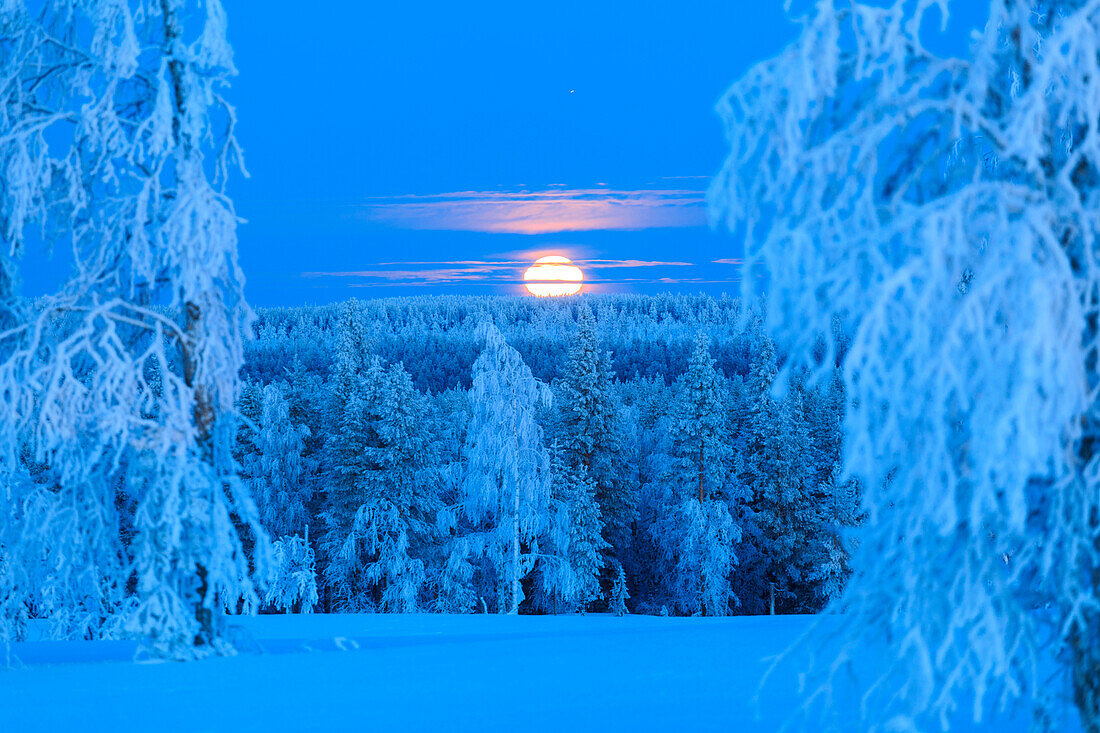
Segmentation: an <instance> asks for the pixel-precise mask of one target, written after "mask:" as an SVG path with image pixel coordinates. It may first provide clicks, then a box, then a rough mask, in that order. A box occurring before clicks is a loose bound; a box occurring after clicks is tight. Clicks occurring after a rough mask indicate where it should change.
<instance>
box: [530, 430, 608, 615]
mask: <svg viewBox="0 0 1100 733" xmlns="http://www.w3.org/2000/svg"><path fill="white" fill-rule="evenodd" d="M550 480H551V489H550V497H551V499H550V511H549V512H548V515H547V522H545V523H544V524H545V525H546V526H544V530H543V540H542V541H541V542H540V549H541V553H540V556H539V560H538V566H537V581H536V601H537V605H538V606H539V607H541V608H544V609H546V610H551V611H556V612H557V611H563V610H566V609H568V608H575V609H578V610H580V611H581V612H583V611H585V610H587V608H588V606H589V604H591V603H592V602H593V601H595V600H596V599H597V598H599V597H600V574H601V571H602V570H603V567H604V554H603V553H604V551H605V550H606V549H607V543H606V542H605V541H604V539H603V536H602V534H601V530H602V529H603V522H601V521H600V505H599V504H598V503H597V502H596V487H595V486H594V485H593V484H592V481H591V480H590V479H589V478H588V473H587V472H586V471H585V469H584V467H583V466H580V467H578V468H570V467H569V466H568V465H567V464H566V462H565V460H564V458H563V456H562V452H561V450H560V449H559V448H558V446H557V445H556V444H555V445H554V446H553V447H552V449H551V459H550ZM540 596H541V598H540Z"/></svg>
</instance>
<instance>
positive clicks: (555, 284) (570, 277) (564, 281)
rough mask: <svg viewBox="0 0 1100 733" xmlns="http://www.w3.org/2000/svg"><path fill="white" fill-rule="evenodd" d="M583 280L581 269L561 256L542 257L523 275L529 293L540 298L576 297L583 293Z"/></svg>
mask: <svg viewBox="0 0 1100 733" xmlns="http://www.w3.org/2000/svg"><path fill="white" fill-rule="evenodd" d="M583 279H584V274H583V273H582V272H581V268H579V267H577V266H576V265H574V264H573V263H572V262H570V261H569V258H568V257H562V256H561V255H550V256H549V257H540V258H539V259H537V260H535V264H533V265H531V266H530V267H528V268H527V272H525V273H523V284H524V285H525V286H526V287H527V292H529V293H531V294H532V295H538V296H540V297H548V296H554V295H576V294H577V293H579V292H580V291H581V280H583Z"/></svg>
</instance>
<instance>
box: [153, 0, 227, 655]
mask: <svg viewBox="0 0 1100 733" xmlns="http://www.w3.org/2000/svg"><path fill="white" fill-rule="evenodd" d="M160 8H161V12H162V13H163V14H164V49H165V53H166V54H167V57H168V59H169V60H168V73H169V76H170V77H171V80H172V91H173V95H172V96H173V119H172V134H173V138H174V140H173V142H174V143H175V145H176V148H177V151H178V152H177V154H176V157H177V160H176V173H175V175H176V181H177V183H178V182H179V180H180V168H181V163H183V164H186V165H201V162H200V161H195V160H194V156H195V152H194V141H193V140H191V137H190V134H189V133H188V131H187V130H186V129H185V125H184V119H185V118H186V116H187V104H188V100H187V99H186V87H185V85H184V61H183V60H181V51H182V50H183V48H182V46H183V40H182V39H181V30H180V22H179V17H178V15H177V14H176V10H175V8H174V7H173V6H172V4H171V3H170V2H169V1H168V0H160ZM186 165H184V166H183V167H186ZM184 318H185V325H184V332H185V334H186V341H183V342H182V343H181V344H180V349H181V352H182V353H181V358H182V362H183V364H182V366H183V378H184V382H185V383H186V384H187V386H188V387H189V388H190V389H191V390H192V393H193V394H194V400H195V402H194V405H193V407H192V416H193V417H192V419H193V421H194V423H195V439H196V442H197V444H198V448H199V455H200V457H201V459H202V460H203V461H207V462H210V463H213V460H214V450H213V448H214V447H213V428H214V409H213V405H212V404H211V403H210V395H209V394H208V392H207V390H206V388H205V387H204V385H203V384H202V383H201V382H198V380H197V377H198V376H199V375H198V355H197V354H196V351H197V350H198V345H199V344H200V343H201V342H202V330H203V313H202V308H201V307H200V306H199V304H198V303H195V302H193V301H190V300H189V301H187V302H186V303H185V305H184ZM207 574H208V573H207V569H206V566H205V565H204V564H203V563H202V562H201V561H199V562H196V563H195V593H196V595H197V598H196V600H195V621H196V622H197V623H198V625H199V631H198V634H196V636H195V641H194V643H195V646H203V645H206V644H210V643H212V641H213V639H214V614H213V610H212V608H211V607H209V606H208V605H207V603H206V596H207V593H208V592H209V589H210V587H209V583H208V580H207Z"/></svg>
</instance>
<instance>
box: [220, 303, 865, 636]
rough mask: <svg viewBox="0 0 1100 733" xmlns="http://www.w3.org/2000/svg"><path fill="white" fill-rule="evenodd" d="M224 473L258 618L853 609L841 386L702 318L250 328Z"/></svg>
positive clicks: (530, 306) (529, 306)
mask: <svg viewBox="0 0 1100 733" xmlns="http://www.w3.org/2000/svg"><path fill="white" fill-rule="evenodd" d="M259 315H260V318H259V322H258V324H257V336H258V338H257V339H256V340H254V341H253V342H251V343H250V344H249V346H248V353H247V366H246V372H247V379H246V383H245V389H244V391H243V395H242V398H241V405H240V407H241V412H242V415H243V416H244V418H245V420H244V425H243V426H242V428H241V430H240V433H239V436H238V441H237V451H238V456H237V457H238V460H239V463H240V465H241V467H242V472H243V476H244V478H245V480H246V482H247V483H248V484H249V485H250V486H251V488H252V491H253V495H254V497H255V499H256V502H257V505H258V508H259V512H260V517H261V519H262V521H263V523H264V525H265V526H266V527H267V529H268V531H269V532H270V533H271V536H272V538H273V539H275V540H276V542H275V555H276V561H277V562H276V564H277V567H278V577H277V579H276V583H275V585H274V588H273V591H272V592H271V593H269V594H268V602H269V604H270V606H271V607H272V608H283V609H293V610H301V609H308V608H314V607H316V608H320V609H323V610H328V611H385V612H412V611H440V612H483V611H488V612H520V613H560V612H568V611H577V610H585V609H596V610H604V609H611V610H613V611H616V612H620V613H621V612H624V611H626V610H629V611H632V612H636V613H670V614H684V615H692V614H702V615H726V614H731V613H767V612H769V611H771V610H772V609H773V608H774V610H775V611H776V612H807V611H814V610H817V609H819V608H821V607H822V606H823V604H825V603H826V602H827V601H828V600H829V599H830V598H831V597H833V596H834V595H835V594H836V593H837V592H838V590H839V589H840V588H841V586H842V584H843V582H844V579H845V576H846V573H847V566H846V554H845V552H844V546H843V541H842V536H843V528H844V527H845V526H847V525H851V524H853V523H855V522H856V521H857V512H858V505H859V497H858V492H857V488H856V487H855V486H854V485H853V484H852V483H850V482H844V481H841V480H840V476H839V473H838V472H839V458H840V419H841V414H842V411H843V399H844V398H843V394H842V389H841V387H840V384H841V383H840V380H839V378H837V379H834V380H833V381H832V382H831V383H829V384H822V385H816V386H811V385H809V384H807V383H806V381H805V380H803V379H799V376H798V375H797V374H796V375H794V378H793V379H791V380H790V387H789V388H788V389H787V390H786V393H785V394H784V395H782V396H779V395H776V394H774V393H773V389H772V385H773V381H774V380H775V377H776V374H777V370H778V363H777V356H776V353H775V349H774V347H773V345H772V343H771V341H770V340H769V339H768V337H767V335H766V334H765V333H764V332H763V329H762V328H761V326H760V323H761V319H760V318H759V315H758V314H754V313H747V314H746V313H742V310H741V305H740V303H739V302H738V301H736V300H731V299H712V298H708V297H704V296H699V297H683V296H666V297H656V298H650V297H641V296H612V297H601V298H593V297H591V296H589V297H583V298H570V299H560V300H554V301H542V300H538V301H536V300H534V299H527V298H495V299H485V298H462V297H442V298H409V299H397V300H379V301H366V302H359V301H350V302H347V303H344V304H341V305H338V306H325V307H320V308H297V309H279V310H268V311H262V312H261V313H260V314H259Z"/></svg>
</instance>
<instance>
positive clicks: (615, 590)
mask: <svg viewBox="0 0 1100 733" xmlns="http://www.w3.org/2000/svg"><path fill="white" fill-rule="evenodd" d="M628 600H630V593H628V592H627V590H626V572H625V571H624V570H623V568H622V566H621V565H620V566H619V571H618V572H617V573H616V574H615V584H614V585H613V586H611V613H613V614H615V615H616V616H625V615H626V614H628V613H629V611H627V610H626V602H627V601H628Z"/></svg>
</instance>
